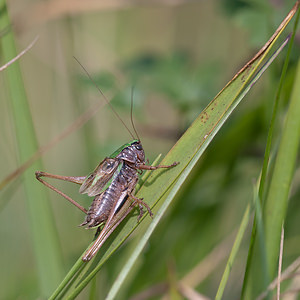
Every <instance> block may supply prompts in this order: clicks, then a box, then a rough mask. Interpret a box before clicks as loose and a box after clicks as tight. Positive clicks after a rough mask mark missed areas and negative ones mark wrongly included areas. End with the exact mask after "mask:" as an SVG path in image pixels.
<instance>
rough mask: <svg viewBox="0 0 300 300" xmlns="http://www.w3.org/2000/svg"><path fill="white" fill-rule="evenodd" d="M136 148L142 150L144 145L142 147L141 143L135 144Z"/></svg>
mask: <svg viewBox="0 0 300 300" xmlns="http://www.w3.org/2000/svg"><path fill="white" fill-rule="evenodd" d="M135 149H136V150H139V151H141V150H143V147H142V145H141V144H137V145H136V146H135Z"/></svg>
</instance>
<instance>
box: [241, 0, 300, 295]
mask: <svg viewBox="0 0 300 300" xmlns="http://www.w3.org/2000/svg"><path fill="white" fill-rule="evenodd" d="M298 4H299V1H298ZM298 20H299V11H298V14H297V18H296V20H295V24H294V29H293V34H292V37H291V41H290V45H289V48H288V51H287V55H286V59H285V62H284V66H283V69H282V74H281V78H280V83H279V86H278V91H277V94H276V99H275V103H274V108H273V113H272V120H271V124H270V129H269V133H268V139H267V146H266V151H265V157H264V164H263V168H262V176H261V180H260V187H259V197H260V201H261V202H262V203H261V204H262V209H263V211H264V214H266V211H265V209H264V203H265V202H266V199H265V198H266V194H267V192H266V188H267V187H266V175H267V172H268V163H269V156H270V153H271V144H272V136H273V130H274V124H275V121H276V119H277V117H276V116H277V110H278V109H277V108H278V105H279V104H278V103H279V98H280V94H281V89H282V85H283V81H284V78H285V73H286V69H287V65H288V61H289V56H290V52H291V49H292V44H293V40H294V36H295V33H296V28H297V24H298ZM270 189H271V187H270V188H269V190H270ZM282 201H283V202H285V201H286V200H282ZM265 222H266V220H265V218H263V220H262V223H265ZM262 225H263V224H262ZM281 225H282V223H280V224H278V226H280V232H277V233H276V235H277V236H278V234H279V236H280V234H281ZM259 230H260V231H262V233H260V235H261V234H263V235H265V233H264V232H263V231H264V230H263V228H261V229H259ZM270 230H271V232H272V231H273V228H271V229H270ZM252 231H253V232H252V239H251V246H250V250H249V253H248V261H247V267H246V274H245V279H244V286H243V292H242V298H243V299H244V298H245V299H252V298H253V297H255V295H256V294H257V293H259V291H262V290H264V287H265V286H267V284H268V283H269V281H270V280H271V279H272V277H273V275H272V273H270V272H269V271H270V270H268V267H267V261H266V260H268V258H267V257H269V255H270V254H271V253H269V250H268V248H266V242H267V240H266V241H265V240H263V241H262V240H261V238H259V236H256V235H257V234H256V222H254V225H253V229H252ZM256 239H259V246H258V245H257V240H256ZM255 247H256V248H255ZM258 247H259V248H260V250H258ZM278 247H279V244H278ZM274 250H275V253H276V247H275V248H273V250H272V252H273V251H274ZM277 253H278V252H277ZM272 255H273V259H275V257H276V255H277V254H275V255H274V253H273V254H271V256H272ZM252 260H254V261H252ZM273 264H274V265H273V267H274V268H276V265H277V260H274V261H273ZM262 266H266V269H265V270H264V271H263V272H262V271H261V269H262ZM261 273H264V274H265V275H264V276H263V278H261V279H260V277H259V276H257V275H258V274H261ZM266 278H269V279H268V280H266ZM263 282H264V284H263Z"/></svg>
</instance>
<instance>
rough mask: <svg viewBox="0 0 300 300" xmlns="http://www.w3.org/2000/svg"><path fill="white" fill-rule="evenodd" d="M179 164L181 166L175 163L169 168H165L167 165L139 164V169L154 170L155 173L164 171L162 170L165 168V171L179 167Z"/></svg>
mask: <svg viewBox="0 0 300 300" xmlns="http://www.w3.org/2000/svg"><path fill="white" fill-rule="evenodd" d="M178 164H179V162H174V163H172V164H171V165H169V166H165V165H158V166H148V165H146V164H139V165H137V169H139V170H152V171H153V170H157V169H162V168H165V169H169V168H173V167H175V166H177V165H178Z"/></svg>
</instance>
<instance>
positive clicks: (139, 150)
mask: <svg viewBox="0 0 300 300" xmlns="http://www.w3.org/2000/svg"><path fill="white" fill-rule="evenodd" d="M130 147H131V148H132V151H133V152H134V153H135V155H136V159H137V162H138V163H143V162H145V151H144V148H143V145H142V143H141V141H140V140H135V141H134V142H133V143H131V145H130Z"/></svg>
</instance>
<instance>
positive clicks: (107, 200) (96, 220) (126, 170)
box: [81, 164, 137, 228]
mask: <svg viewBox="0 0 300 300" xmlns="http://www.w3.org/2000/svg"><path fill="white" fill-rule="evenodd" d="M136 179H137V171H136V170H135V169H133V168H131V167H130V166H128V165H127V164H124V165H123V167H122V169H121V170H120V172H119V174H118V175H117V176H116V177H115V178H114V180H113V181H112V183H111V184H110V186H109V187H108V188H107V189H106V190H105V191H104V192H102V193H101V194H99V195H97V196H96V197H95V198H94V200H93V202H92V205H91V207H90V208H89V210H88V212H87V215H86V218H85V221H84V222H83V223H82V224H81V226H85V225H87V227H88V228H93V227H96V226H98V225H100V224H101V223H104V222H105V221H106V220H107V219H108V217H109V215H110V213H111V211H112V209H113V208H114V205H115V204H116V203H117V202H119V203H121V204H123V201H121V202H120V201H118V200H122V199H121V198H125V197H128V195H129V194H130V193H131V192H132V191H133V189H134V187H135V184H134V185H132V184H131V183H132V182H136V181H137V180H136ZM119 209H120V207H115V212H117V211H118V210H119Z"/></svg>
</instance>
